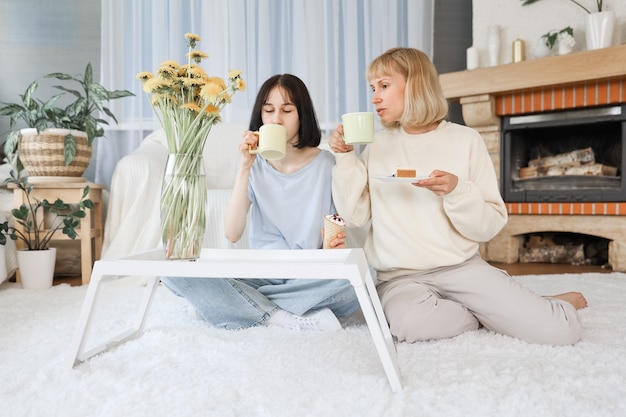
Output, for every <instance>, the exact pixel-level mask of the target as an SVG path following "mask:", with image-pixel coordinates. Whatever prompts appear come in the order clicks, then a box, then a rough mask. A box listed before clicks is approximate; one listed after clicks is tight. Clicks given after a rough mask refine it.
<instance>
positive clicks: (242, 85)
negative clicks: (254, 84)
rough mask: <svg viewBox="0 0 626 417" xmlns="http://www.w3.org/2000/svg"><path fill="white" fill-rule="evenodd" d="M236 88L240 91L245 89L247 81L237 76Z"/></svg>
mask: <svg viewBox="0 0 626 417" xmlns="http://www.w3.org/2000/svg"><path fill="white" fill-rule="evenodd" d="M235 89H236V90H239V91H244V90H245V89H246V82H245V81H244V80H242V79H241V78H237V80H236V81H235Z"/></svg>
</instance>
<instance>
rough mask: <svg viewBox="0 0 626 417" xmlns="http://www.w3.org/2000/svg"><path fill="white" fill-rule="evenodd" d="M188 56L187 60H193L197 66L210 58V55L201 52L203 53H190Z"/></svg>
mask: <svg viewBox="0 0 626 417" xmlns="http://www.w3.org/2000/svg"><path fill="white" fill-rule="evenodd" d="M186 56H187V58H189V59H190V60H192V61H193V62H195V63H196V64H199V63H200V62H202V60H203V59H204V58H208V57H209V55H208V54H206V53H204V52H201V51H191V52H188V53H187V54H186Z"/></svg>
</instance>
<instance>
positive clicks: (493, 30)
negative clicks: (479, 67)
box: [487, 25, 501, 67]
mask: <svg viewBox="0 0 626 417" xmlns="http://www.w3.org/2000/svg"><path fill="white" fill-rule="evenodd" d="M500 47H501V42H500V26H499V25H493V26H489V27H488V28H487V52H488V54H489V66H490V67H495V66H496V65H498V64H500Z"/></svg>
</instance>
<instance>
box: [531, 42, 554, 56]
mask: <svg viewBox="0 0 626 417" xmlns="http://www.w3.org/2000/svg"><path fill="white" fill-rule="evenodd" d="M550 53H551V51H550V47H549V46H548V45H546V40H545V39H544V38H539V39H537V42H536V43H535V49H533V54H534V55H535V58H545V57H547V56H550Z"/></svg>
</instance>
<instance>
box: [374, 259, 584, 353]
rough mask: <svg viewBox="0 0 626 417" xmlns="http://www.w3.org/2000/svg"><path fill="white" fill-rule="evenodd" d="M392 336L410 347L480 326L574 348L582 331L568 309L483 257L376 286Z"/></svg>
mask: <svg viewBox="0 0 626 417" xmlns="http://www.w3.org/2000/svg"><path fill="white" fill-rule="evenodd" d="M378 295H379V296H380V299H381V302H382V305H383V310H384V312H385V315H386V316H387V321H388V322H389V327H390V329H391V333H392V334H393V335H394V336H395V337H397V339H398V340H399V341H406V342H409V343H412V342H416V341H423V340H432V339H441V338H446V337H453V336H456V335H459V334H461V333H463V332H466V331H468V330H476V329H478V328H479V325H480V324H482V325H483V326H484V327H485V328H487V329H489V330H492V331H494V332H497V333H501V334H505V335H508V336H512V337H516V338H519V339H521V340H524V341H526V342H529V343H539V344H549V345H571V344H574V343H576V342H577V341H578V340H580V337H581V333H582V326H581V322H580V319H579V317H578V314H577V312H576V309H575V308H574V306H572V305H571V304H570V303H568V302H566V301H562V300H559V299H554V298H545V297H542V296H540V295H538V294H536V293H534V292H532V291H531V290H529V289H528V288H526V287H524V286H523V285H521V284H519V283H518V282H517V281H515V280H514V279H513V278H511V277H510V276H509V275H508V273H507V272H506V271H502V270H500V269H497V268H494V267H493V266H491V265H489V264H488V263H487V262H485V261H483V260H482V259H481V258H480V256H479V255H476V256H474V257H472V258H470V259H469V260H467V261H465V262H463V263H461V264H459V265H455V266H450V267H442V268H437V269H435V270H432V271H428V272H421V273H416V274H412V275H406V276H402V277H398V278H394V279H393V280H391V281H388V282H382V283H379V285H378Z"/></svg>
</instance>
